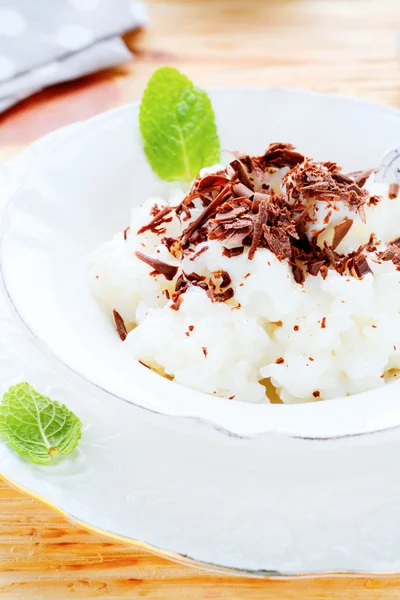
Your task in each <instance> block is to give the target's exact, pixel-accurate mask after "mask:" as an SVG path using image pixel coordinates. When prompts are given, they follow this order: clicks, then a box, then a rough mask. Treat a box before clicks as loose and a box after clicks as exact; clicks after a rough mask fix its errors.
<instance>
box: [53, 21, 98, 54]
mask: <svg viewBox="0 0 400 600" xmlns="http://www.w3.org/2000/svg"><path fill="white" fill-rule="evenodd" d="M94 39H95V36H94V32H93V31H92V30H91V29H89V28H88V27H84V26H83V25H63V26H62V27H60V29H59V30H58V31H57V33H56V40H57V43H58V44H60V46H63V48H67V49H68V50H79V49H80V48H84V47H85V46H89V44H92V43H93V41H94Z"/></svg>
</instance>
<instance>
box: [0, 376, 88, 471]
mask: <svg viewBox="0 0 400 600" xmlns="http://www.w3.org/2000/svg"><path fill="white" fill-rule="evenodd" d="M81 429H82V424H81V422H80V420H79V419H78V417H77V416H76V415H74V413H73V412H72V411H70V410H69V409H68V408H67V407H66V406H64V405H62V404H60V403H59V402H57V401H55V400H51V399H50V398H47V397H46V396H42V395H41V394H39V392H37V391H36V390H35V389H34V388H33V387H32V386H30V385H29V384H28V383H19V384H17V385H14V386H12V387H10V389H9V390H8V391H7V392H6V393H5V394H4V396H3V402H2V404H0V436H1V437H3V438H4V439H6V440H7V441H8V442H9V444H10V445H11V446H12V447H13V448H14V449H15V450H16V451H17V452H18V454H21V455H23V456H26V457H27V458H28V459H29V460H30V461H31V462H33V463H36V464H40V465H47V464H48V463H50V462H51V461H52V460H53V456H54V454H56V453H57V452H59V453H60V454H70V452H72V451H73V450H74V449H75V448H76V446H77V444H78V441H79V440H80V438H81Z"/></svg>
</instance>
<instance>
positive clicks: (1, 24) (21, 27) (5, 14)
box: [0, 6, 27, 38]
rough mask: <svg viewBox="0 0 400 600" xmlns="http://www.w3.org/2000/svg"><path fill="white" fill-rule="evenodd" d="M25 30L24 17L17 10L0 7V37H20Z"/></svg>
mask: <svg viewBox="0 0 400 600" xmlns="http://www.w3.org/2000/svg"><path fill="white" fill-rule="evenodd" d="M26 29H27V23H26V20H25V17H24V16H23V15H22V14H21V13H20V12H19V11H18V10H16V9H15V8H8V7H1V6H0V36H4V37H10V38H11V37H14V36H20V35H22V34H23V33H24V32H25V30H26Z"/></svg>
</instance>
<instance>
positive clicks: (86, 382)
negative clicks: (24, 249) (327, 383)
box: [0, 86, 400, 441]
mask: <svg viewBox="0 0 400 600" xmlns="http://www.w3.org/2000/svg"><path fill="white" fill-rule="evenodd" d="M206 89H207V91H209V92H210V93H221V92H222V93H226V92H230V93H235V92H236V93H237V92H240V93H243V92H248V93H264V94H265V93H271V94H290V95H292V94H294V95H297V96H299V95H301V96H303V97H307V96H308V97H314V98H315V97H318V98H321V99H324V98H325V99H327V100H332V99H333V98H334V99H337V100H339V101H345V102H347V103H351V104H356V105H362V106H364V107H365V108H370V109H371V110H374V111H379V112H381V113H384V114H388V115H392V116H395V117H396V118H398V119H399V121H400V110H399V109H397V108H394V107H390V106H386V105H384V104H381V103H377V102H371V101H364V100H362V99H358V98H354V97H349V96H346V95H344V94H329V93H320V92H314V91H309V90H302V89H297V88H291V87H279V86H271V87H270V86H216V87H209V88H206ZM139 105H140V101H135V102H131V103H128V104H124V105H121V106H118V107H116V108H112V109H110V110H108V111H105V112H103V113H100V114H98V115H95V116H93V117H90V118H89V119H86V120H83V121H78V122H75V123H72V124H69V125H66V126H64V127H62V128H60V129H57V130H55V131H53V132H50V133H48V134H46V135H45V136H43V137H41V138H39V139H38V140H36V141H34V142H33V143H31V144H29V145H28V146H27V147H26V148H24V149H23V150H22V151H21V152H19V153H18V154H17V155H16V156H15V157H12V158H11V159H10V160H9V161H7V162H6V163H4V165H1V166H0V179H1V172H2V169H3V168H5V169H6V170H7V168H9V169H10V173H9V175H10V177H9V179H10V181H12V180H13V171H15V172H16V173H18V172H19V177H20V180H21V181H20V182H19V183H18V184H17V186H16V187H15V181H14V187H15V189H12V186H10V187H11V192H9V194H8V197H7V200H6V205H5V206H4V208H3V209H2V214H1V229H0V287H1V288H2V289H3V292H4V293H5V297H6V298H7V302H8V304H9V305H10V307H11V308H12V310H13V313H14V314H15V315H16V316H17V318H18V320H19V321H20V322H21V323H22V325H23V326H24V328H25V329H27V330H28V331H29V333H30V334H31V335H32V336H33V337H34V338H35V339H36V340H37V341H38V342H44V340H42V339H41V338H40V336H39V335H38V334H36V332H35V331H34V330H33V328H32V327H31V326H29V324H28V323H27V322H26V321H25V319H24V318H23V316H22V315H21V314H20V312H19V310H18V308H17V305H16V302H15V301H14V299H13V295H12V293H11V292H10V290H9V288H8V285H7V277H6V275H5V272H4V261H3V248H4V241H5V238H6V236H7V232H8V227H9V226H10V223H11V218H10V208H11V207H12V206H13V203H14V200H15V196H16V192H17V190H19V189H20V187H22V185H23V182H24V180H25V179H26V178H27V177H28V176H29V173H30V172H31V170H32V169H33V168H34V166H35V160H34V155H35V153H36V151H37V150H39V149H40V148H41V147H42V148H46V146H47V147H48V148H49V147H52V146H53V145H56V144H57V140H59V141H62V140H63V139H64V138H65V137H68V136H70V135H71V134H73V133H74V131H79V130H81V129H82V128H85V127H86V126H88V125H90V124H93V123H101V122H102V121H103V120H105V119H109V118H110V117H113V116H118V115H121V114H123V113H124V112H125V111H127V110H129V109H137V108H138V107H139ZM24 159H27V161H25V163H24ZM19 163H21V165H20V164H19ZM21 173H22V175H23V176H22V177H21ZM14 175H15V173H14ZM0 183H1V181H0ZM9 184H10V182H9ZM6 187H7V184H6ZM6 196H7V194H6ZM44 345H45V348H43V349H42V350H43V351H45V353H46V354H47V356H48V359H49V360H52V361H53V362H55V363H56V365H57V366H58V368H59V370H60V369H61V370H63V371H64V373H65V374H67V378H68V377H69V378H70V379H71V378H72V379H73V380H74V381H75V383H77V385H78V387H82V386H83V387H86V388H87V387H89V389H90V393H92V394H96V391H97V392H101V393H104V394H106V395H107V396H111V397H112V398H115V399H117V400H119V401H120V400H122V401H123V402H126V403H128V404H130V405H133V406H135V407H138V408H140V409H144V410H147V411H150V412H152V413H155V414H162V415H165V416H166V417H168V418H174V419H183V420H186V419H189V420H191V421H193V420H194V421H196V422H198V423H201V424H203V425H205V426H207V427H211V428H213V429H214V430H215V431H218V432H220V433H222V434H224V435H228V436H232V437H237V438H239V439H259V438H262V437H264V436H268V435H271V434H273V435H279V436H283V437H287V438H293V439H302V440H314V441H334V440H342V439H346V438H365V437H366V436H371V435H373V434H375V433H382V432H389V431H394V430H396V429H399V428H400V413H399V415H398V420H396V421H395V422H394V424H393V425H385V426H378V427H372V428H370V429H366V430H361V431H359V430H357V431H351V432H346V433H333V434H326V435H321V436H314V435H304V434H296V433H293V432H290V431H286V430H284V429H283V430H282V429H279V428H277V427H276V426H275V427H269V428H268V427H267V428H265V429H264V428H263V429H262V430H257V431H256V432H254V433H249V434H244V433H241V432H238V431H234V430H233V429H230V428H229V427H225V426H222V425H221V424H220V423H218V422H216V421H214V420H213V419H212V417H209V416H207V417H202V416H200V415H193V414H176V413H171V412H164V411H162V410H157V409H155V408H154V407H150V406H146V405H143V404H138V403H136V402H134V401H133V400H131V399H128V398H124V397H122V396H120V395H118V394H116V393H113V392H112V391H111V390H108V389H105V388H104V387H102V386H101V385H100V384H99V383H96V382H95V381H91V380H90V379H89V378H88V377H87V376H85V375H84V373H83V372H80V371H78V370H77V369H75V368H74V367H72V366H70V365H68V364H67V363H66V362H64V360H63V359H62V358H61V357H59V356H58V354H57V353H56V352H55V350H53V349H52V348H51V347H49V346H48V345H47V344H46V343H45V342H44ZM168 383H169V384H172V385H179V384H177V383H175V382H168ZM396 383H397V384H400V381H397V382H393V383H390V384H389V386H387V385H385V386H384V387H382V388H375V389H372V390H368V391H366V392H361V393H358V394H354V395H351V396H349V397H348V398H346V399H343V398H336V399H333V400H325V401H323V402H309V403H302V404H290V405H277V406H276V407H275V408H277V409H280V410H282V409H284V410H285V409H286V410H290V409H292V410H293V409H294V408H295V407H296V408H297V410H303V412H304V411H306V410H310V411H311V413H313V412H314V411H315V410H318V408H317V407H321V405H325V406H327V405H331V406H332V405H333V406H338V402H340V401H343V400H345V402H350V401H351V399H353V400H354V399H364V398H365V397H366V396H367V395H370V396H371V395H373V394H374V393H379V392H382V390H383V389H385V390H387V389H388V388H389V387H390V388H391V389H392V388H394V387H397V386H396ZM185 389H187V390H188V391H189V392H190V391H191V390H190V388H187V387H186V388H185ZM197 394H200V395H202V396H207V397H209V395H208V394H204V393H201V392H197ZM214 400H216V401H218V400H219V398H218V399H217V398H215V399H214ZM221 400H224V399H221ZM368 400H369V401H371V399H368ZM375 402H376V400H375ZM235 404H237V405H238V404H240V405H243V404H244V405H246V403H239V402H236V403H235ZM253 406H254V405H253ZM260 406H263V407H264V406H267V407H270V406H271V405H269V404H265V405H264V404H263V405H260ZM307 407H308V408H307Z"/></svg>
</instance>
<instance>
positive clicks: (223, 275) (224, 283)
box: [213, 270, 232, 288]
mask: <svg viewBox="0 0 400 600" xmlns="http://www.w3.org/2000/svg"><path fill="white" fill-rule="evenodd" d="M213 275H214V277H215V279H221V283H220V284H219V287H220V288H226V287H228V285H230V284H231V283H232V279H231V276H230V275H229V273H228V272H227V271H223V270H220V271H214V272H213Z"/></svg>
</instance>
